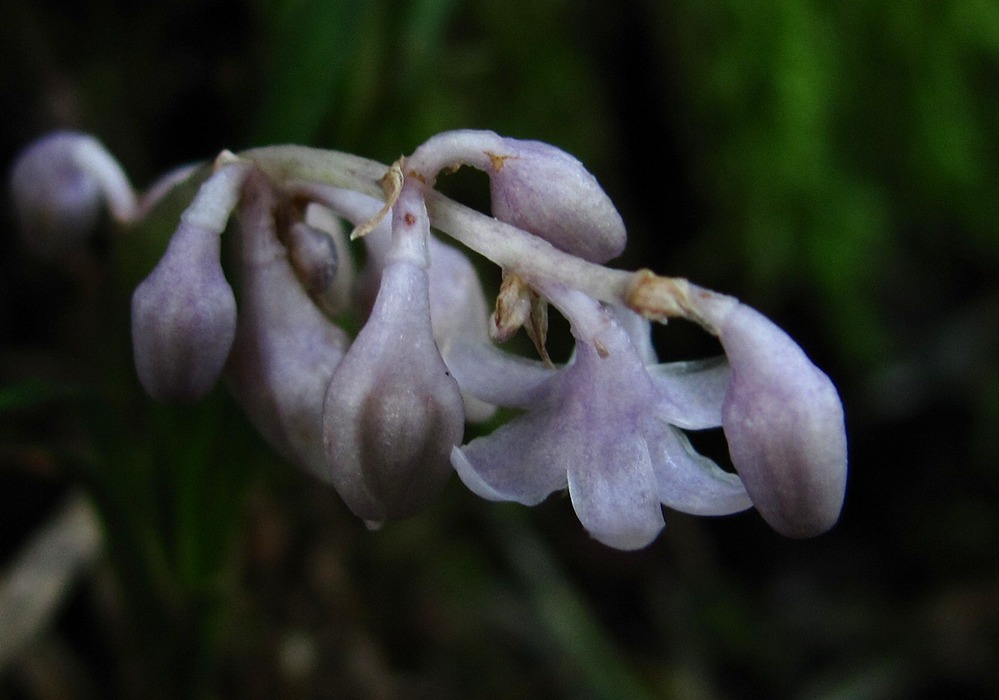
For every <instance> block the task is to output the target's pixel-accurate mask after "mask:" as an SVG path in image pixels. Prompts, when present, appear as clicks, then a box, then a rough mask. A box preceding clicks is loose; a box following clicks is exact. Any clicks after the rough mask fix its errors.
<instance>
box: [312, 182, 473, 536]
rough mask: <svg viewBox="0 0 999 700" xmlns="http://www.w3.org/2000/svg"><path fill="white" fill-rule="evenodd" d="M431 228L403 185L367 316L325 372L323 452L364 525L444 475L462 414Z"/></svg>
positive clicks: (422, 501)
mask: <svg viewBox="0 0 999 700" xmlns="http://www.w3.org/2000/svg"><path fill="white" fill-rule="evenodd" d="M429 233H430V231H429V224H428V221H427V215H426V208H425V206H424V204H423V198H422V195H421V194H420V192H419V189H418V188H417V186H415V185H413V184H410V183H407V186H406V187H404V188H403V191H402V194H401V196H400V197H399V200H398V201H397V202H396V204H395V207H394V208H393V217H392V247H391V249H390V250H389V252H388V255H387V261H386V264H385V267H384V269H383V270H382V275H381V282H380V287H379V291H378V297H377V299H376V300H375V305H374V308H373V309H372V311H371V316H370V317H369V318H368V320H367V323H365V325H364V328H362V329H361V332H360V333H359V334H358V336H357V339H356V340H355V341H354V343H353V345H351V347H350V350H349V351H348V352H347V355H346V357H344V359H343V361H342V362H341V363H340V365H339V366H338V367H337V369H336V371H335V372H334V373H333V378H332V380H331V382H330V385H329V390H328V393H327V395H326V407H325V415H324V418H323V421H324V426H325V431H324V437H325V443H326V454H327V459H328V462H329V466H330V469H331V470H332V478H333V483H334V485H335V486H336V488H337V491H338V492H339V493H340V496H341V497H342V498H343V499H344V501H345V502H346V503H347V505H348V506H349V507H350V509H351V510H353V511H354V513H356V514H357V515H358V516H360V517H361V518H363V519H365V520H367V521H370V522H381V521H383V520H385V519H387V518H402V517H406V516H409V515H413V514H414V513H417V512H419V511H420V510H422V509H423V508H424V507H425V506H426V504H427V503H428V502H429V501H430V500H431V499H432V498H434V497H435V496H436V495H437V494H438V493H439V492H440V490H441V488H443V486H444V483H445V482H446V481H447V479H448V477H449V476H450V471H451V469H450V465H449V463H448V458H449V455H450V452H451V449H452V447H454V446H455V445H457V444H459V443H460V442H461V435H462V430H463V427H464V411H463V405H462V398H461V393H460V392H459V390H458V384H457V382H455V380H454V379H453V378H452V377H451V374H450V372H449V371H448V368H447V366H446V365H445V364H444V360H443V359H441V356H440V352H439V351H438V349H437V346H436V344H435V342H434V337H433V331H432V327H431V323H430V280H429V278H428V274H427V267H428V253H427V237H428V236H429Z"/></svg>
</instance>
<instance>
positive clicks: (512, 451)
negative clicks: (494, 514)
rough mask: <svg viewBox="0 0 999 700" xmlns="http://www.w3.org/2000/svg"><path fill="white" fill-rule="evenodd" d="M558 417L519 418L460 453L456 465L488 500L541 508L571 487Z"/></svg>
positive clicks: (467, 482)
mask: <svg viewBox="0 0 999 700" xmlns="http://www.w3.org/2000/svg"><path fill="white" fill-rule="evenodd" d="M556 418H557V416H554V415H551V414H550V413H547V412H544V411H539V412H535V413H532V414H530V416H529V417H528V416H521V417H518V418H515V419H514V420H512V421H511V422H509V423H507V424H506V425H502V426H500V427H499V428H497V429H496V430H494V431H493V432H492V433H491V434H490V435H488V436H486V437H481V438H476V439H475V440H472V441H471V442H470V443H468V444H467V445H465V446H464V447H462V448H460V449H459V448H455V450H454V452H453V453H452V455H451V463H452V464H453V466H454V469H455V471H456V472H457V473H458V476H459V477H460V478H461V480H462V481H463V482H464V483H465V485H466V486H467V487H468V488H469V489H470V490H471V491H472V492H474V493H476V494H478V495H479V496H481V497H482V498H487V499H489V500H492V501H513V502H515V503H522V504H524V505H527V506H533V505H537V504H538V503H540V502H541V501H543V500H545V498H546V497H547V496H548V495H549V494H551V493H552V492H553V491H558V490H560V489H564V488H565V487H566V465H565V462H564V460H563V458H562V452H561V448H562V446H563V442H562V441H560V440H558V435H557V434H553V431H554V430H558V429H559V427H560V426H559V425H558V423H557V420H556Z"/></svg>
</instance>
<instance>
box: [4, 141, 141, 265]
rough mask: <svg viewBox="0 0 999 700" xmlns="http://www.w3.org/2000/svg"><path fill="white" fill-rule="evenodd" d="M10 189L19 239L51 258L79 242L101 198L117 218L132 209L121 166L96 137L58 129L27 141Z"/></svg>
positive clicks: (131, 195)
mask: <svg viewBox="0 0 999 700" xmlns="http://www.w3.org/2000/svg"><path fill="white" fill-rule="evenodd" d="M10 184H11V194H12V196H13V204H14V210H15V214H16V216H17V220H18V225H19V228H20V231H21V235H22V236H23V238H24V241H25V244H26V245H28V246H29V247H30V248H31V249H32V251H33V252H35V253H36V254H38V255H41V256H45V257H55V256H57V255H59V254H61V253H64V252H66V251H68V250H72V249H73V248H75V247H77V246H79V245H80V244H81V243H82V242H83V241H84V240H86V238H87V236H88V235H89V234H90V233H91V231H92V230H93V228H94V225H95V224H96V223H97V217H98V215H99V214H100V212H101V207H102V205H104V204H105V203H107V204H108V205H109V206H110V208H111V212H112V214H113V215H114V216H115V218H117V219H118V220H120V221H127V220H129V219H130V218H131V217H132V215H133V214H134V212H135V206H136V204H135V195H134V193H133V192H132V187H131V185H130V184H129V182H128V178H127V177H126V176H125V173H124V172H123V171H122V169H121V166H119V165H118V163H117V161H115V160H114V158H112V157H111V155H110V154H109V153H108V152H107V151H106V150H105V149H104V146H102V145H101V144H100V142H99V141H97V139H95V138H93V137H92V136H88V135H86V134H80V133H75V132H71V131H58V132H55V133H52V134H49V135H48V136H45V137H43V138H42V139H39V140H38V141H36V142H35V143H33V144H32V145H30V146H28V148H26V149H25V150H24V152H22V153H21V155H20V156H19V157H18V159H17V162H16V163H15V164H14V168H13V171H12V173H11V183H10Z"/></svg>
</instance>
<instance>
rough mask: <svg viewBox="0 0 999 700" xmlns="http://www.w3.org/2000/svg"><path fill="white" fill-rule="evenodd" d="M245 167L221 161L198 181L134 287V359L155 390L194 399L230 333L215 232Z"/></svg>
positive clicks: (206, 386) (214, 371)
mask: <svg viewBox="0 0 999 700" xmlns="http://www.w3.org/2000/svg"><path fill="white" fill-rule="evenodd" d="M248 167H249V165H248V164H246V163H233V164H230V165H226V166H223V167H222V168H221V169H219V170H218V172H216V173H215V174H214V175H213V176H212V177H210V178H209V179H208V180H207V181H206V182H205V183H204V184H203V185H202V186H201V189H200V190H199V191H198V194H197V196H196V197H195V198H194V201H193V202H192V203H191V206H190V207H188V209H187V210H186V211H185V212H184V214H183V215H182V216H181V220H180V225H179V226H178V227H177V231H176V232H175V233H174V234H173V237H172V238H171V239H170V243H169V245H168V246H167V250H166V252H165V253H164V254H163V257H162V258H161V259H160V261H159V263H158V264H157V265H156V267H155V268H154V269H153V271H152V272H151V273H150V274H149V276H148V277H146V279H144V280H143V281H142V282H141V283H140V284H139V286H138V287H136V289H135V292H134V293H133V294H132V347H133V351H134V354H135V367H136V371H137V373H138V375H139V381H140V382H141V383H142V386H143V387H144V388H145V389H146V391H147V392H148V393H149V394H150V395H151V396H153V397H154V398H157V399H160V400H163V401H194V400H197V399H200V398H202V397H204V396H205V395H206V394H207V393H208V392H209V391H211V389H212V387H213V386H214V385H215V383H216V381H218V378H219V375H220V374H221V372H222V367H223V366H224V365H225V361H226V358H227V357H228V355H229V349H230V348H231V347H232V341H233V338H234V336H235V334H236V299H235V297H234V295H233V292H232V288H231V287H230V286H229V283H228V282H227V281H226V279H225V276H224V274H223V273H222V266H221V264H220V262H219V254H220V247H221V246H220V238H219V234H220V233H221V232H222V230H223V229H224V228H225V225H226V221H227V220H228V218H229V214H230V213H231V212H232V210H233V208H234V207H235V205H236V202H237V200H238V198H239V190H240V187H241V185H242V182H243V179H244V178H245V177H246V173H247V172H248Z"/></svg>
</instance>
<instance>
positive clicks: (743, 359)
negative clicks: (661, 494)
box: [696, 292, 847, 537]
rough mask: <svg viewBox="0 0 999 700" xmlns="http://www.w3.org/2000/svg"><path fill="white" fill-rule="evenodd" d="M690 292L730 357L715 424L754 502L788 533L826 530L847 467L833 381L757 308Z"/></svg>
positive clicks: (836, 510)
mask: <svg viewBox="0 0 999 700" xmlns="http://www.w3.org/2000/svg"><path fill="white" fill-rule="evenodd" d="M696 296H697V298H698V300H699V306H698V310H699V311H700V312H701V313H702V314H703V315H704V317H705V318H706V319H707V320H708V321H709V322H710V323H711V324H712V325H714V326H715V327H716V328H717V330H718V335H719V338H720V340H721V342H722V346H723V347H724V348H725V352H726V354H727V355H728V357H729V362H730V363H731V367H732V379H731V382H730V383H729V385H728V390H727V393H726V396H725V403H724V406H723V408H722V425H723V426H724V430H725V437H726V439H727V440H728V444H729V452H730V454H731V455H732V462H733V464H734V465H735V468H736V471H738V473H739V475H740V476H741V477H742V479H743V482H744V483H745V484H746V489H747V490H748V491H749V494H750V495H751V496H752V498H753V503H754V505H755V506H756V508H757V509H758V510H759V511H760V514H761V515H763V517H764V518H765V519H766V521H767V522H768V523H769V524H770V525H771V526H772V527H773V528H774V529H775V530H777V531H778V532H780V533H781V534H783V535H786V536H788V537H810V536H813V535H817V534H820V533H822V532H824V531H826V530H828V529H829V528H830V527H832V526H833V525H834V524H835V523H836V520H837V519H838V518H839V513H840V509H841V508H842V505H843V497H844V492H845V490H846V474H847V447H846V429H845V427H844V418H843V404H842V402H841V401H840V398H839V394H838V393H837V392H836V387H834V386H833V383H832V382H831V381H830V380H829V377H828V376H826V375H825V373H823V372H822V371H821V370H820V369H819V368H818V367H816V366H815V365H814V364H812V362H811V360H809V359H808V357H807V356H806V355H805V353H804V352H803V351H802V349H801V348H800V347H799V346H798V344H797V343H795V342H794V341H793V340H791V338H790V337H788V335H787V334H786V333H785V332H784V331H782V330H781V329H779V328H778V327H777V326H775V325H774V324H773V322H772V321H770V320H769V319H768V318H766V317H765V316H763V315H762V314H760V313H759V312H757V311H755V310H753V309H751V308H750V307H748V306H746V305H745V304H741V303H739V302H738V301H736V300H735V299H732V298H731V297H724V296H721V295H717V294H713V293H710V292H705V293H703V294H700V295H696Z"/></svg>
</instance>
